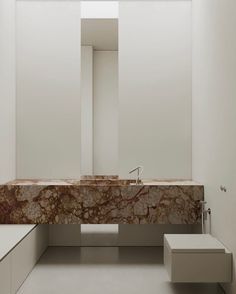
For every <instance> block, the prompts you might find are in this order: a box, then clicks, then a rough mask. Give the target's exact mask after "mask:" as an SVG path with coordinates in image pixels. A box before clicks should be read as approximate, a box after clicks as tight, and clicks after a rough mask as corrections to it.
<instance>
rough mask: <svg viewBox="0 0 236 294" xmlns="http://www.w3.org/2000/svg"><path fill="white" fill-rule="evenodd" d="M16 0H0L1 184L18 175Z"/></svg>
mask: <svg viewBox="0 0 236 294" xmlns="http://www.w3.org/2000/svg"><path fill="white" fill-rule="evenodd" d="M15 89H16V87H15V0H1V1H0V184H2V183H4V182H7V181H10V180H13V179H14V178H15Z"/></svg>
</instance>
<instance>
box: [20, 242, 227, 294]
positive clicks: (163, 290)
mask: <svg viewBox="0 0 236 294" xmlns="http://www.w3.org/2000/svg"><path fill="white" fill-rule="evenodd" d="M139 293H140V294H144V293H145V294H154V293H155V294H223V292H222V290H221V289H220V287H218V286H217V285H216V284H172V283H170V282H169V281H168V276H167V273H166V271H165V268H164V266H163V258H162V248H159V247H158V248H157V247H120V248H118V247H81V248H79V247H49V248H48V249H47V251H46V252H45V254H44V255H43V256H42V258H41V259H40V260H39V262H38V264H37V265H36V266H35V268H34V269H33V271H32V272H31V273H30V275H29V276H28V278H27V279H26V281H25V283H24V284H23V285H22V286H21V288H20V289H19V291H18V292H17V294H139Z"/></svg>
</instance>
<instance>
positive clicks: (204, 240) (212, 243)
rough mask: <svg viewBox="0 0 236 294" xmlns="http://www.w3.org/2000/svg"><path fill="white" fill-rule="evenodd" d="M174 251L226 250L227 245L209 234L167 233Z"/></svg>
mask: <svg viewBox="0 0 236 294" xmlns="http://www.w3.org/2000/svg"><path fill="white" fill-rule="evenodd" d="M165 241H166V243H167V245H168V247H169V248H170V250H171V251H172V252H182V253H183V252H188V253H190V252H192V253H194V252H196V253H197V252H208V253H209V252H211V253H214V252H221V253H224V252H225V247H224V246H223V244H221V242H220V241H218V240H217V239H216V238H214V237H212V236H211V235H209V234H165Z"/></svg>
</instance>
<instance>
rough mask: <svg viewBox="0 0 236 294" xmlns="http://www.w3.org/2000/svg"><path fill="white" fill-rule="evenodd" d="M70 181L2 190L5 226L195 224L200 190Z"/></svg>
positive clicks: (0, 215)
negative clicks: (83, 183)
mask: <svg viewBox="0 0 236 294" xmlns="http://www.w3.org/2000/svg"><path fill="white" fill-rule="evenodd" d="M74 183H75V182H73V181H72V180H67V181H66V180H62V181H47V180H45V181H33V182H31V181H27V182H26V181H13V182H11V183H8V184H6V185H1V186H0V223H1V224H196V223H199V222H200V212H201V211H200V205H199V200H203V199H204V187H203V186H202V185H199V184H194V183H191V184H190V183H187V184H183V183H181V184H175V183H171V184H166V183H165V184H158V183H155V184H150V183H149V184H145V185H94V184H93V185H79V184H74Z"/></svg>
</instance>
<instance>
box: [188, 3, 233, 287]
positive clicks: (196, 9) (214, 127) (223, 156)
mask: <svg viewBox="0 0 236 294" xmlns="http://www.w3.org/2000/svg"><path fill="white" fill-rule="evenodd" d="M235 11H236V2H235V0H229V1H221V0H215V1H210V0H193V179H194V180H197V181H200V182H202V183H203V184H204V185H205V197H206V201H207V202H208V206H209V207H210V208H211V209H212V234H213V235H214V236H216V237H217V238H218V239H219V240H220V241H221V242H222V243H223V244H224V245H225V246H226V247H228V249H229V250H231V251H232V252H233V256H234V268H235V261H236V259H235V256H236V235H235V223H236V214H235V207H236V153H235V150H236V129H235V126H236V124H235V118H236V82H235V77H236V58H235V52H236V34H235V28H236V18H235ZM220 185H223V186H226V188H227V192H226V193H224V192H221V191H220ZM233 275H234V277H233V278H234V281H233V284H232V285H227V286H225V289H226V290H227V293H236V281H235V270H234V274H233Z"/></svg>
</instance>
